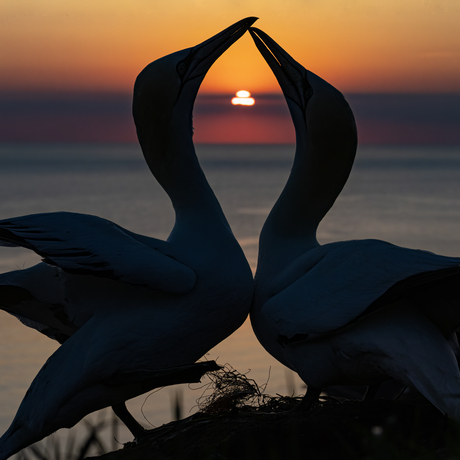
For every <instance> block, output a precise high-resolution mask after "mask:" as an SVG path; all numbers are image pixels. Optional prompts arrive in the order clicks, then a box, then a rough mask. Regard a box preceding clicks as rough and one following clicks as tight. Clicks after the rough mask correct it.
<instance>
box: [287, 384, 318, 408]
mask: <svg viewBox="0 0 460 460" xmlns="http://www.w3.org/2000/svg"><path fill="white" fill-rule="evenodd" d="M320 394H321V388H313V387H308V388H307V392H306V393H305V396H304V397H303V399H302V401H300V402H299V404H297V406H295V407H294V409H292V412H301V411H307V410H309V409H311V407H312V406H313V404H314V403H315V402H316V401H318V398H319V395H320Z"/></svg>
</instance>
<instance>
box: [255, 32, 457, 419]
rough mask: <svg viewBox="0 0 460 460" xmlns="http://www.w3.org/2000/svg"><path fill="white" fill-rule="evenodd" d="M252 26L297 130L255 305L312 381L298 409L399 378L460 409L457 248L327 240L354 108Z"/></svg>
mask: <svg viewBox="0 0 460 460" xmlns="http://www.w3.org/2000/svg"><path fill="white" fill-rule="evenodd" d="M250 33H251V36H252V38H253V39H254V41H255V43H256V46H257V48H258V49H259V51H260V53H261V54H262V56H263V58H264V59H265V60H266V62H267V63H268V65H269V66H270V68H271V70H272V72H273V73H274V75H275V77H276V78H277V80H278V82H279V84H280V86H281V89H282V91H283V93H284V96H285V99H286V102H287V105H288V107H289V110H290V113H291V117H292V120H293V123H294V126H295V131H296V151H295V157H294V162H293V167H292V171H291V173H290V176H289V179H288V181H287V183H286V185H285V187H284V189H283V191H282V193H281V195H280V197H279V198H278V200H277V202H276V203H275V205H274V206H273V209H272V210H271V212H270V214H269V216H268V217H267V220H266V222H265V224H264V226H263V229H262V231H261V234H260V240H259V260H258V266H257V272H256V275H255V288H254V289H255V291H254V301H253V305H252V308H251V314H250V316H251V322H252V325H253V328H254V332H255V334H256V336H257V338H258V339H259V341H260V343H261V344H262V345H263V346H264V347H265V349H266V350H267V351H268V352H269V353H270V354H271V355H273V356H274V357H275V358H276V359H278V360H279V361H280V362H281V363H283V364H284V365H286V366H287V367H289V368H290V369H292V370H294V371H295V372H297V373H298V374H299V376H300V377H301V378H302V380H303V381H304V382H305V383H306V384H307V385H308V391H307V393H306V395H305V397H304V399H303V401H302V402H301V403H300V405H299V408H306V407H309V406H310V405H311V404H312V402H314V401H315V400H316V399H317V398H318V396H319V394H320V392H321V390H322V389H323V388H326V387H328V386H332V385H372V384H378V383H380V382H383V381H385V380H387V379H390V378H393V379H396V380H398V381H400V382H402V383H403V384H405V385H411V386H413V387H415V388H416V389H418V390H419V391H420V392H421V393H422V394H423V395H424V396H425V397H426V398H427V399H428V400H430V401H431V402H432V403H433V404H434V405H435V406H436V407H437V408H438V409H439V410H441V411H442V412H443V413H445V414H447V415H449V416H450V417H453V418H455V419H457V420H460V372H459V368H458V364H457V361H456V358H455V354H454V352H455V351H458V342H457V339H456V335H455V334H454V332H455V329H456V328H457V327H458V326H459V325H460V290H459V289H460V267H459V264H460V258H456V257H443V256H439V255H436V254H432V253H430V252H426V251H420V250H414V249H407V248H402V247H398V246H395V245H392V244H390V243H387V242H384V241H378V240H372V239H369V240H356V241H341V242H334V243H329V244H324V245H320V244H319V243H318V241H317V237H316V233H317V228H318V225H319V223H320V222H321V220H322V219H323V217H324V216H325V215H326V213H327V212H328V211H329V209H330V208H331V206H332V205H333V203H334V201H335V200H336V198H337V197H338V195H339V194H340V192H341V190H342V188H343V186H344V185H345V183H346V181H347V179H348V175H349V173H350V170H351V168H352V166H353V161H354V158H355V153H356V147H357V132H356V125H355V120H354V117H353V113H352V111H351V109H350V107H349V105H348V103H347V102H346V100H345V98H344V97H343V95H342V94H341V93H340V92H339V91H338V90H336V89H335V88H334V87H333V86H331V85H330V84H329V83H327V82H326V81H324V80H323V79H321V78H320V77H318V76H317V75H315V74H314V73H312V72H310V71H308V70H306V69H305V68H304V67H302V66H301V65H300V64H299V63H298V62H296V61H295V60H294V59H293V58H292V57H291V56H290V55H289V54H288V53H287V52H286V51H284V50H283V49H282V48H281V47H280V46H279V45H278V44H277V43H276V42H275V41H273V40H272V39H271V38H270V37H269V36H268V35H267V34H266V33H264V32H263V31H261V30H259V29H256V28H251V29H250Z"/></svg>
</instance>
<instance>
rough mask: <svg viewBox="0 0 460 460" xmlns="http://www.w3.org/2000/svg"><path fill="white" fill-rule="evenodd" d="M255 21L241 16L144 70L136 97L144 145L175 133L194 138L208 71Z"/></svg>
mask: <svg viewBox="0 0 460 460" xmlns="http://www.w3.org/2000/svg"><path fill="white" fill-rule="evenodd" d="M256 20H257V18H253V17H249V18H246V19H242V20H241V21H238V22H237V23H235V24H233V25H232V26H230V27H228V28H227V29H225V30H223V31H222V32H220V33H218V34H217V35H215V36H213V37H211V38H209V39H208V40H206V41H204V42H203V43H200V44H199V45H196V46H194V47H193V48H188V49H184V50H182V51H177V52H175V53H172V54H169V55H167V56H164V57H162V58H161V59H158V60H156V61H154V62H152V63H151V64H149V65H148V66H147V67H145V68H144V69H143V70H142V71H141V73H140V74H139V75H138V77H137V79H136V83H135V85H134V97H133V117H134V121H135V123H136V128H137V132H138V136H139V140H140V142H141V145H142V144H145V143H150V144H152V143H153V145H155V144H157V142H166V141H165V136H168V135H172V134H173V133H174V135H175V136H188V137H190V139H191V135H192V110H193V104H194V101H195V98H196V95H197V93H198V90H199V88H200V84H201V82H202V81H203V79H204V77H205V75H206V72H207V71H208V70H209V69H210V68H211V66H212V64H213V63H214V62H215V61H216V60H217V58H218V57H219V56H220V55H221V54H223V53H224V51H226V50H227V49H228V48H229V47H230V46H231V45H232V44H233V43H235V42H236V41H237V40H238V39H239V38H240V37H241V36H242V35H243V34H244V33H245V32H246V31H247V30H248V28H249V27H250V26H251V25H252V24H253V23H254V22H255V21H256ZM179 130H184V131H183V132H180V131H179Z"/></svg>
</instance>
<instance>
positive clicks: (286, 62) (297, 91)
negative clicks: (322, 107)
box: [249, 27, 312, 111]
mask: <svg viewBox="0 0 460 460" xmlns="http://www.w3.org/2000/svg"><path fill="white" fill-rule="evenodd" d="M249 32H250V34H251V37H252V39H253V40H254V43H255V44H256V46H257V48H258V50H259V51H260V54H261V55H262V56H263V58H264V59H265V61H266V62H267V64H268V65H269V66H270V69H271V70H272V72H273V74H274V75H275V77H276V79H277V80H278V83H279V85H280V86H281V89H282V91H283V93H284V96H285V97H286V98H289V99H291V100H292V101H293V102H295V103H296V104H297V105H298V106H300V108H301V109H302V110H303V111H305V108H306V103H307V101H308V97H305V96H306V95H308V96H310V95H311V91H312V88H311V86H310V84H309V83H308V79H307V70H306V69H305V68H304V67H303V66H302V65H300V64H299V63H298V62H297V61H296V60H294V59H293V58H292V57H291V56H290V55H289V54H288V53H287V52H286V51H284V49H283V48H281V46H279V45H278V43H276V42H275V41H274V40H273V39H272V38H271V37H269V36H268V35H267V34H266V33H265V32H263V31H262V30H260V29H257V28H255V27H251V28H250V29H249Z"/></svg>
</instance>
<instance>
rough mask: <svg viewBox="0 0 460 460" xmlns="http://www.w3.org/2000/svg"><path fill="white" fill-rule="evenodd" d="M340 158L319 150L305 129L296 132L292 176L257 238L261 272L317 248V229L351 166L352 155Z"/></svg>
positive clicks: (279, 266) (336, 153)
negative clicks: (264, 268) (266, 267)
mask: <svg viewBox="0 0 460 460" xmlns="http://www.w3.org/2000/svg"><path fill="white" fill-rule="evenodd" d="M342 154H343V152H339V151H334V150H328V149H327V147H326V148H324V147H323V148H318V147H317V146H315V144H314V143H312V140H311V139H310V137H309V135H308V133H307V131H306V130H305V128H304V129H296V153H295V157H294V163H293V167H292V170H291V174H290V176H289V179H288V181H287V183H286V186H285V187H284V190H283V191H282V193H281V195H280V197H279V198H278V200H277V202H276V203H275V205H274V207H273V209H272V210H271V212H270V214H269V216H268V218H267V220H266V222H265V224H264V227H263V229H262V232H261V235H260V241H259V268H260V270H262V271H263V266H264V265H267V266H268V267H270V266H275V265H276V266H277V267H278V269H281V268H282V267H285V266H287V265H288V264H290V263H291V262H292V261H294V260H295V259H296V258H297V257H298V256H300V255H301V254H303V253H305V252H306V251H308V250H310V249H313V248H314V247H316V246H318V245H319V243H318V241H317V238H316V232H317V228H318V225H319V224H320V222H321V220H322V219H323V217H324V216H325V215H326V213H327V212H328V211H329V209H330V208H331V207H332V205H333V204H334V201H335V200H336V198H337V197H338V195H339V193H340V191H341V190H342V188H343V186H344V185H345V182H346V180H347V178H348V175H349V172H350V170H351V166H352V164H353V159H352V158H354V154H353V155H351V156H350V155H349V154H347V155H346V157H347V158H345V159H344V156H343V155H342ZM350 159H351V161H350ZM259 268H258V270H259Z"/></svg>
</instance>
